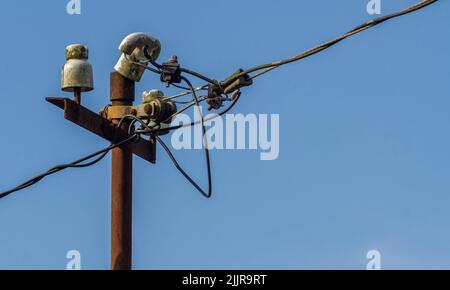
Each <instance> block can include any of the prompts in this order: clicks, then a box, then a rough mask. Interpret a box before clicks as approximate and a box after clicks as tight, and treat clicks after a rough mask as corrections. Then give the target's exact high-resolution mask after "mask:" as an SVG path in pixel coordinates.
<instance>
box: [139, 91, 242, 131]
mask: <svg viewBox="0 0 450 290" xmlns="http://www.w3.org/2000/svg"><path fill="white" fill-rule="evenodd" d="M240 96H241V92H240V91H235V92H234V94H233V97H232V98H231V99H232V101H231V103H230V105H229V106H228V107H227V108H226V109H224V110H223V111H221V112H219V113H217V114H216V115H212V116H210V117H208V118H206V119H204V121H205V123H206V122H209V121H211V120H214V119H216V118H218V117H220V116H223V115H225V114H226V113H228V112H229V111H231V109H233V107H234V106H235V105H236V103H237V102H238V101H239V98H240ZM198 124H201V121H194V122H191V123H186V124H180V125H176V126H171V127H167V128H164V129H152V128H150V129H148V128H147V129H145V130H136V131H135V132H136V133H140V134H152V133H158V132H161V131H173V130H177V129H180V128H185V127H192V126H195V125H198Z"/></svg>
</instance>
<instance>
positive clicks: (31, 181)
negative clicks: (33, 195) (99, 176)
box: [0, 134, 137, 198]
mask: <svg viewBox="0 0 450 290" xmlns="http://www.w3.org/2000/svg"><path fill="white" fill-rule="evenodd" d="M136 135H137V134H135V135H132V136H129V137H128V138H126V139H125V140H123V141H120V142H118V143H115V144H111V145H110V146H108V147H106V148H104V149H102V150H100V151H97V152H95V153H92V154H89V155H87V156H86V157H83V158H81V159H78V160H76V161H74V162H71V163H68V164H61V165H57V166H54V167H52V168H51V169H49V170H47V171H46V172H44V173H41V174H39V175H37V176H35V177H33V178H31V179H29V180H27V181H25V182H24V183H22V184H20V185H18V186H16V187H14V188H12V189H10V190H7V191H4V192H0V198H4V197H6V196H8V195H10V194H11V193H14V192H16V191H19V190H22V189H25V188H27V187H30V186H32V185H34V184H36V183H38V182H39V181H41V180H42V179H44V178H45V177H47V176H49V175H52V174H55V173H57V172H59V171H61V170H64V169H67V168H84V167H88V166H92V165H94V164H96V163H98V162H100V161H101V160H102V159H103V158H104V157H105V156H106V155H107V154H108V152H109V151H111V150H112V149H114V148H116V147H119V146H121V145H123V144H126V143H128V142H130V141H131V140H133V139H134V138H136ZM99 155H100V156H99ZM96 156H99V157H98V158H96V159H95V160H93V161H91V162H88V163H82V162H84V161H87V160H89V159H92V158H94V157H96ZM80 163H81V164H80Z"/></svg>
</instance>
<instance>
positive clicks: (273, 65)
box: [234, 0, 438, 79]
mask: <svg viewBox="0 0 450 290" xmlns="http://www.w3.org/2000/svg"><path fill="white" fill-rule="evenodd" d="M437 1H438V0H422V1H421V2H420V3H417V4H415V5H413V6H410V7H408V8H406V9H404V10H402V11H399V12H396V13H393V14H389V15H386V16H382V17H379V18H376V19H373V20H370V21H368V22H366V23H364V24H361V25H359V26H357V27H355V28H354V29H352V30H350V31H349V32H347V33H345V34H343V35H341V36H339V37H337V38H335V39H333V40H330V41H327V42H325V43H323V44H320V45H318V46H315V47H313V48H311V49H308V50H307V51H305V52H302V53H300V54H298V55H296V56H293V57H291V58H288V59H285V60H280V61H275V62H271V63H267V64H263V65H259V66H255V67H253V68H250V69H247V70H245V71H243V72H242V73H240V74H238V75H236V76H235V77H234V79H237V78H239V77H241V76H244V75H247V74H250V73H253V72H257V71H260V70H263V69H265V70H264V71H262V72H259V73H257V74H255V75H253V76H251V78H252V79H254V78H257V77H259V76H261V75H263V74H266V73H268V72H269V71H272V70H274V69H276V68H279V67H280V66H283V65H285V64H289V63H292V62H296V61H299V60H301V59H303V58H306V57H309V56H312V55H314V54H316V53H318V52H321V51H323V50H325V49H327V48H330V47H332V46H333V45H335V44H337V43H339V42H341V41H342V40H344V39H346V38H347V37H350V36H353V35H355V34H358V33H360V32H363V31H365V30H367V29H369V28H372V27H374V26H377V25H379V24H381V23H383V22H385V21H388V20H391V19H394V18H397V17H399V16H402V15H406V14H409V13H412V12H414V11H417V10H420V9H422V8H425V7H426V6H428V5H431V4H433V3H435V2H437Z"/></svg>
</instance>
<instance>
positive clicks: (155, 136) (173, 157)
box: [123, 115, 212, 198]
mask: <svg viewBox="0 0 450 290" xmlns="http://www.w3.org/2000/svg"><path fill="white" fill-rule="evenodd" d="M123 119H132V122H131V125H130V128H129V132H128V133H129V134H130V133H131V127H132V126H134V124H135V123H136V122H137V123H140V124H141V126H143V127H144V128H146V129H147V130H153V128H152V127H150V126H149V125H147V123H145V122H144V121H143V120H141V119H140V118H138V117H136V116H134V115H127V116H125V117H123ZM135 132H138V131H137V130H136V131H135ZM151 136H152V137H154V138H155V140H156V141H157V142H158V143H159V144H161V146H162V147H163V149H164V151H166V153H167V155H168V156H169V158H170V160H171V161H172V163H173V164H174V165H175V167H176V168H177V170H178V171H179V172H180V173H181V174H182V175H183V176H184V177H185V178H186V179H187V180H188V181H189V182H190V183H191V184H192V185H193V186H194V187H195V188H196V189H197V190H198V191H199V192H200V193H201V194H202V195H203V196H205V197H206V198H210V197H211V196H212V181H211V166H210V163H209V162H207V170H208V191H207V192H205V191H204V190H203V189H202V188H201V187H200V186H199V185H198V184H197V182H195V181H194V180H193V179H192V177H191V176H190V175H189V174H188V173H186V171H185V170H184V169H183V168H182V167H181V166H180V164H179V163H178V161H177V159H176V158H175V156H174V155H173V153H172V152H171V151H170V149H169V147H168V146H167V145H166V143H165V142H164V141H163V140H162V139H161V138H160V137H159V136H158V135H156V134H151ZM208 161H209V158H208Z"/></svg>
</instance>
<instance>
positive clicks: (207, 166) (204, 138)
mask: <svg viewBox="0 0 450 290" xmlns="http://www.w3.org/2000/svg"><path fill="white" fill-rule="evenodd" d="M181 79H182V80H183V81H184V82H185V83H186V84H187V85H188V86H189V88H190V89H191V91H192V96H193V97H194V99H195V105H196V108H197V111H198V114H199V115H200V125H201V127H202V138H203V142H204V147H205V150H204V151H205V158H206V170H207V174H208V191H207V192H205V191H204V190H203V189H201V188H200V186H198V185H197V183H195V182H194V181H193V180H192V178H190V177H189V175H187V174H186V172H185V171H184V170H183V169H182V168H181V167H180V165H179V164H178V163H177V162H176V159H175V158H174V157H173V155H172V153H171V152H170V150H167V149H168V147H167V146H166V145H165V144H164V142H162V140H161V139H159V138H156V140H158V139H159V140H158V142H159V143H160V144H161V146H163V147H164V149H166V152H167V154H168V155H169V157H170V158H171V159H172V161H173V163H174V165H175V167H176V168H177V169H178V171H180V172H181V173H182V174H183V175H184V176H185V177H186V178H187V179H188V180H189V182H190V183H191V184H192V185H193V186H194V187H195V188H196V189H197V190H198V191H199V192H200V193H201V194H203V195H204V196H205V197H206V198H210V197H211V195H212V178H211V160H210V156H209V148H208V147H209V146H208V138H207V137H206V127H205V119H204V118H203V114H202V110H201V108H200V101H199V99H198V97H197V93H196V92H195V90H194V86H193V85H192V83H191V82H190V81H189V79H188V78H186V77H184V76H181Z"/></svg>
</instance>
